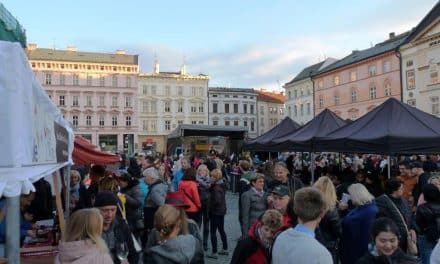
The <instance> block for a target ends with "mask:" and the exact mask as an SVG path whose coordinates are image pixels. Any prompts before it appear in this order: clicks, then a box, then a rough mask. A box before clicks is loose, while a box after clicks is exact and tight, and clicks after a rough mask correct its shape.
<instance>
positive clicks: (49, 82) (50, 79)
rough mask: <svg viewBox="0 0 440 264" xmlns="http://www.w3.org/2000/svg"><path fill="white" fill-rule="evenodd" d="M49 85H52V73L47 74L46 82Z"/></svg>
mask: <svg viewBox="0 0 440 264" xmlns="http://www.w3.org/2000/svg"><path fill="white" fill-rule="evenodd" d="M45 83H46V84H47V85H51V84H52V74H50V73H46V82H45Z"/></svg>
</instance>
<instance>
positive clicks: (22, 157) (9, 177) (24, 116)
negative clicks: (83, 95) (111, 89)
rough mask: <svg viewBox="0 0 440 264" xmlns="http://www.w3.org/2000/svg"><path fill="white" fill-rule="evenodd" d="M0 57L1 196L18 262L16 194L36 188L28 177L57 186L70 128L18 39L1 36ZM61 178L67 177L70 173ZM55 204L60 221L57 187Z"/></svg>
mask: <svg viewBox="0 0 440 264" xmlns="http://www.w3.org/2000/svg"><path fill="white" fill-rule="evenodd" d="M0 62H1V63H2V65H5V67H0V94H1V95H2V96H1V97H0V123H1V124H2V131H1V137H0V146H2V151H1V152H0V196H1V197H6V216H5V220H6V245H5V249H6V252H5V253H6V257H7V258H8V261H9V263H20V241H19V237H18V234H19V225H20V221H17V219H20V217H19V215H20V195H21V194H29V193H30V192H31V191H34V190H35V188H34V186H33V184H32V183H33V182H35V181H37V180H38V179H40V178H42V177H47V178H48V179H49V180H50V181H51V182H52V183H53V184H54V186H55V190H58V189H60V185H61V179H60V177H59V173H58V171H59V169H61V168H63V167H67V166H69V165H71V164H72V150H73V131H72V129H71V127H70V125H69V123H68V122H67V121H66V120H65V119H64V118H63V115H62V114H61V112H60V111H59V110H58V108H57V107H56V106H55V105H54V104H53V103H52V101H51V100H50V98H49V97H48V96H47V94H46V92H45V91H44V90H43V88H42V87H41V85H40V84H39V83H38V82H37V81H36V79H35V77H34V74H33V72H32V70H31V68H30V65H29V61H28V60H27V57H26V55H25V53H24V51H23V49H22V47H21V46H20V45H19V44H18V43H11V42H5V41H0ZM66 175H68V173H67V174H66ZM65 180H66V182H69V179H68V177H66V179H65ZM56 204H57V211H58V216H59V220H60V225H63V223H64V218H63V213H62V205H61V197H60V193H59V192H58V191H57V192H56ZM61 230H63V227H62V228H61ZM24 262H25V261H24Z"/></svg>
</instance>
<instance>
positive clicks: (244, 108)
mask: <svg viewBox="0 0 440 264" xmlns="http://www.w3.org/2000/svg"><path fill="white" fill-rule="evenodd" d="M243 114H247V104H244V105H243Z"/></svg>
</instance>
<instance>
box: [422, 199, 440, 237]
mask: <svg viewBox="0 0 440 264" xmlns="http://www.w3.org/2000/svg"><path fill="white" fill-rule="evenodd" d="M416 224H417V227H418V229H419V235H424V236H426V237H427V238H428V239H429V240H431V241H433V242H434V243H435V241H436V239H438V238H439V236H440V203H431V202H428V203H425V204H422V205H419V206H418V207H417V213H416Z"/></svg>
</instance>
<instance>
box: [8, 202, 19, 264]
mask: <svg viewBox="0 0 440 264" xmlns="http://www.w3.org/2000/svg"><path fill="white" fill-rule="evenodd" d="M17 219H20V196H15V197H8V198H6V248H5V251H6V258H7V259H8V263H9V264H20V221H17Z"/></svg>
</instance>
